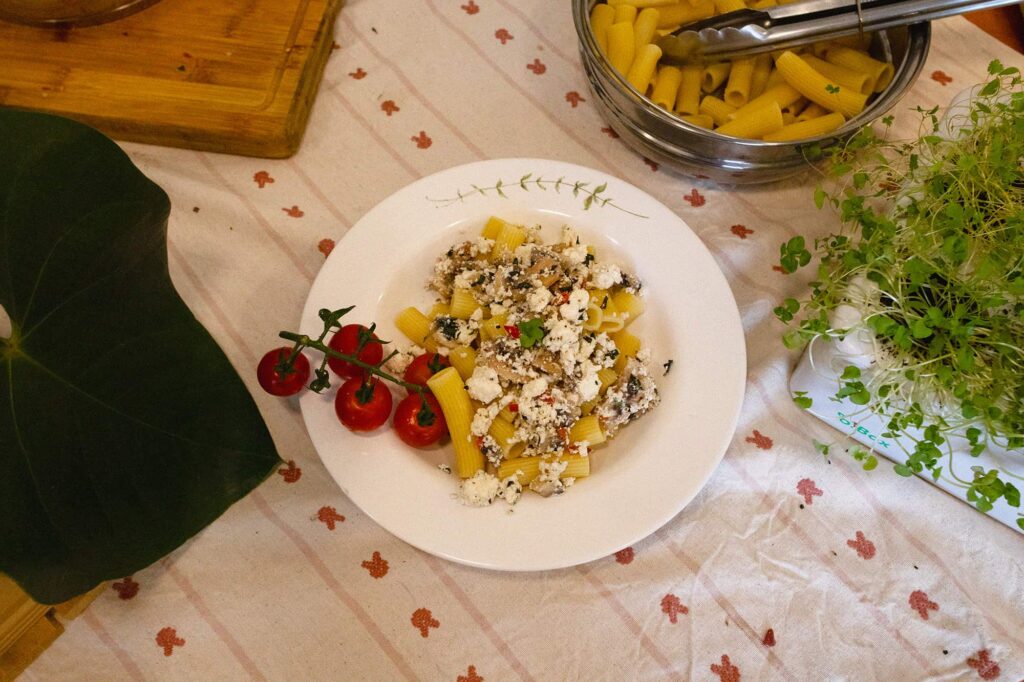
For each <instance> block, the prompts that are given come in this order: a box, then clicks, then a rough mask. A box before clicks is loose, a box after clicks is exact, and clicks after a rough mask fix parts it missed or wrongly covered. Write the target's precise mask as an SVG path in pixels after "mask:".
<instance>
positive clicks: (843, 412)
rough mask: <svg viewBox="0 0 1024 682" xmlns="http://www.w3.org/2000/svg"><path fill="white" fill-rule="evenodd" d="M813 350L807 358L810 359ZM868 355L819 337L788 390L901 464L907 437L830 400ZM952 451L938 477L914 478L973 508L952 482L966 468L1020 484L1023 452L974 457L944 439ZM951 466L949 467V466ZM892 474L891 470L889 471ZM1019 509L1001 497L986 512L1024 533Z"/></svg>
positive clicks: (967, 476)
mask: <svg viewBox="0 0 1024 682" xmlns="http://www.w3.org/2000/svg"><path fill="white" fill-rule="evenodd" d="M812 353H813V362H812ZM868 360H869V358H866V357H865V356H864V355H862V354H859V353H858V354H846V353H844V352H842V350H841V349H840V348H838V347H837V345H836V343H833V342H831V341H828V340H825V339H819V340H817V341H815V343H814V344H813V345H812V346H811V347H809V348H808V350H807V351H806V352H805V353H804V355H803V357H802V358H801V360H800V363H799V364H798V365H797V367H796V370H795V371H794V372H793V376H792V378H791V379H790V383H789V387H790V390H791V391H793V392H796V391H805V392H806V393H807V397H808V398H811V400H812V401H813V402H812V405H811V407H810V408H809V409H808V410H807V411H808V412H810V413H811V414H813V415H814V416H815V417H817V418H818V419H821V420H822V421H823V422H825V423H826V424H829V425H830V426H832V427H834V428H836V429H838V430H839V431H842V432H843V433H844V434H846V435H847V436H850V437H851V438H853V439H854V440H856V441H858V442H860V443H861V444H863V445H864V446H865V447H867V448H868V449H870V450H872V451H874V452H876V453H878V454H880V455H884V456H885V457H886V458H888V459H891V460H893V461H895V462H898V463H900V464H902V463H903V462H905V461H906V453H907V452H912V451H913V449H914V445H913V441H911V440H910V439H903V440H901V439H900V438H884V437H882V433H884V432H885V431H886V428H885V425H886V424H887V423H888V420H883V419H881V418H880V417H878V416H877V415H875V414H874V413H872V412H870V411H868V410H867V408H865V407H864V406H862V405H855V404H853V403H852V402H850V401H849V400H846V399H844V400H835V399H834V398H833V397H832V396H834V395H835V394H836V391H838V390H839V386H840V382H839V374H840V373H841V372H842V370H843V368H845V367H846V366H847V365H850V364H856V365H858V366H860V367H865V366H867V365H868V364H869V362H868ZM910 435H911V436H913V437H917V436H919V435H920V434H918V433H913V432H912V431H911V432H910ZM949 442H950V445H951V447H952V449H953V457H952V462H949V461H946V462H945V463H943V470H942V475H941V476H940V477H939V479H938V480H937V481H936V480H933V479H932V475H931V472H927V471H926V472H923V473H922V474H920V477H921V478H923V479H925V480H926V481H928V482H929V483H932V484H933V485H937V486H938V487H940V488H942V489H943V490H945V491H946V492H948V493H949V494H950V495H953V496H954V497H957V498H958V499H960V500H962V501H964V502H965V503H967V504H969V505H971V507H972V508H973V507H974V504H973V503H971V502H968V501H967V496H966V493H967V489H966V486H964V485H963V484H962V483H960V482H958V481H957V480H956V477H955V476H954V475H953V474H955V475H956V476H959V478H961V479H963V480H965V481H970V480H971V479H972V478H973V477H974V473H973V472H972V471H971V467H972V466H981V467H984V468H985V470H986V471H988V470H989V469H998V470H999V471H1001V472H1002V473H1001V475H1000V476H1001V478H1003V480H1006V481H1008V482H1012V483H1013V484H1014V485H1015V486H1016V487H1017V488H1024V485H1022V479H1024V454H1022V453H1019V452H1018V453H1016V454H1011V453H1008V452H1007V451H1006V450H1002V449H998V448H989V450H987V451H985V452H983V453H981V455H979V456H978V457H972V456H971V454H970V445H969V444H968V443H967V440H966V438H957V437H955V436H954V437H951V438H949ZM951 468H952V471H950V469H951ZM891 475H895V474H891ZM1022 510H1024V506H1022V507H1021V508H1020V509H1015V508H1013V507H1011V506H1010V505H1008V504H1006V501H1005V500H1003V499H1000V500H998V501H997V502H995V504H994V506H993V508H992V510H991V511H989V512H988V515H989V516H991V517H992V518H994V519H997V520H999V521H1000V522H1002V523H1004V524H1006V525H1007V526H1009V527H1010V528H1013V529H1014V530H1015V531H1017V532H1018V533H1021V534H1022V535H1024V530H1021V528H1020V526H1018V525H1017V518H1018V514H1019V513H1020V512H1021V511H1022Z"/></svg>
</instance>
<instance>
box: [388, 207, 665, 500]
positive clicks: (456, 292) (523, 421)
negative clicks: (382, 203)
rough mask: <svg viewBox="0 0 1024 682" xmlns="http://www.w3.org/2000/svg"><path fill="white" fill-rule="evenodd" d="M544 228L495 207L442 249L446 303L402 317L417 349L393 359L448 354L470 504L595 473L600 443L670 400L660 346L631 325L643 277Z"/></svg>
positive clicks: (446, 388)
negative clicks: (663, 391)
mask: <svg viewBox="0 0 1024 682" xmlns="http://www.w3.org/2000/svg"><path fill="white" fill-rule="evenodd" d="M538 233H539V228H529V227H525V226H521V225H513V224H511V223H509V222H506V221H504V220H501V219H499V218H491V219H490V220H489V221H488V222H487V224H486V226H485V227H484V228H483V233H482V235H481V236H480V237H479V238H477V239H475V240H470V241H465V242H462V243H460V244H456V245H454V246H452V247H451V248H450V249H448V250H447V251H446V252H445V253H443V254H442V255H441V256H440V258H438V260H437V262H436V263H435V265H434V271H433V274H432V276H431V277H430V279H429V281H428V287H429V288H430V289H431V290H433V291H434V292H435V293H437V295H438V296H439V300H438V302H437V303H436V304H435V305H434V307H433V308H432V309H431V310H429V311H426V312H424V311H421V310H419V309H417V308H412V307H410V308H406V309H404V310H402V311H401V312H400V313H399V315H398V317H397V319H396V320H395V324H396V326H397V327H398V329H399V330H400V331H401V332H402V333H403V334H405V335H406V336H407V337H408V338H409V339H410V340H411V341H412V342H413V343H414V344H415V345H416V346H418V348H417V347H414V348H412V349H410V351H409V352H406V353H402V354H400V355H398V356H396V357H394V358H393V359H392V360H391V361H390V363H392V364H391V366H392V369H394V370H395V371H399V372H400V371H402V369H403V366H404V365H405V364H408V362H409V361H410V358H411V357H413V356H415V355H417V354H418V353H421V352H423V349H426V350H428V351H436V352H438V353H440V354H442V355H447V358H448V361H449V363H450V367H447V368H445V369H443V370H441V371H439V372H437V373H436V374H434V375H433V376H431V377H430V379H429V380H428V381H427V386H428V387H429V388H430V390H431V391H432V392H433V394H434V396H435V397H436V398H437V401H438V403H439V404H440V406H441V410H442V412H443V413H444V417H445V420H446V421H447V424H448V430H449V433H450V434H451V438H452V444H453V447H454V450H455V466H454V470H455V473H456V474H457V475H458V476H459V478H460V479H462V481H461V483H460V491H459V494H458V498H459V500H460V501H461V502H462V503H463V504H467V505H470V506H485V505H488V504H490V503H492V502H493V501H494V500H496V499H499V498H501V499H504V500H505V501H506V502H508V503H509V504H514V503H515V502H516V501H517V500H518V499H519V498H520V495H521V494H522V492H523V490H524V489H530V490H533V491H535V492H537V493H539V494H541V495H542V496H544V497H547V496H550V495H552V494H560V493H562V492H564V491H565V490H566V489H567V488H568V487H569V486H571V485H572V484H573V483H574V482H575V481H576V480H577V479H579V478H581V477H585V476H587V475H589V474H590V461H591V460H590V457H591V449H592V448H594V447H596V446H599V445H601V444H603V443H604V442H606V441H607V440H609V439H611V438H612V437H613V436H614V435H615V434H616V432H617V431H618V429H619V428H621V427H622V426H624V425H625V424H627V423H629V422H631V421H633V420H635V419H637V418H638V417H640V416H641V415H643V414H645V413H646V412H647V411H648V410H650V409H652V408H653V407H654V406H655V405H657V403H658V401H659V397H658V389H657V387H656V385H655V383H654V380H653V379H652V377H651V374H650V372H649V369H648V362H649V358H650V351H649V350H646V349H642V348H641V342H640V339H639V338H637V337H636V336H634V335H633V334H631V333H630V332H629V331H628V329H627V328H628V326H629V325H630V323H632V322H633V321H634V320H635V319H636V318H637V317H638V316H640V315H641V314H642V313H643V311H644V303H643V298H642V297H641V296H640V292H641V282H640V280H639V279H637V278H636V277H635V276H633V275H631V274H629V273H627V272H624V271H622V270H621V269H620V268H619V267H618V266H616V265H613V264H609V263H603V262H599V261H598V260H597V254H596V253H595V250H594V249H593V248H592V247H590V246H588V245H586V244H582V243H580V239H579V237H578V236H577V234H576V232H575V231H574V230H573V229H572V228H570V227H564V228H563V230H562V236H561V239H560V241H559V242H558V243H556V244H550V245H545V244H543V243H542V242H541V241H540V239H539V234H538ZM396 365H397V366H396Z"/></svg>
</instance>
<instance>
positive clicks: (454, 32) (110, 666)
mask: <svg viewBox="0 0 1024 682" xmlns="http://www.w3.org/2000/svg"><path fill="white" fill-rule="evenodd" d="M337 42H338V44H339V45H340V47H339V49H337V50H336V51H335V52H334V54H333V56H332V58H331V60H330V63H329V64H328V66H327V72H326V75H325V77H324V82H323V86H322V89H321V92H320V94H319V96H318V99H317V102H316V105H315V107H314V110H313V115H312V120H311V123H310V127H309V131H308V133H307V134H306V138H305V142H304V143H303V146H302V150H301V151H300V153H299V154H298V155H297V156H295V157H294V158H293V159H290V160H287V161H264V160H257V159H249V158H240V157H230V156H218V155H214V154H205V153H196V152H190V151H183V150H175V149H162V148H155V147H148V146H140V145H125V147H126V149H127V150H128V152H129V154H130V155H131V157H132V159H133V160H134V161H135V162H136V163H137V164H138V165H139V166H140V167H141V168H142V169H143V171H144V172H146V173H147V174H148V175H149V176H150V177H152V178H153V179H154V180H156V181H157V182H158V183H159V184H161V185H162V186H163V187H164V188H165V189H166V190H167V192H168V193H169V194H170V195H171V199H172V201H173V204H174V210H173V212H172V214H171V221H170V238H169V250H170V263H171V273H172V275H173V278H174V281H175V283H176V285H177V286H178V289H179V290H180V292H181V294H182V296H183V297H184V299H185V300H186V302H187V303H188V304H189V305H190V306H191V307H192V309H193V310H194V311H195V313H196V315H197V316H198V317H199V318H200V320H202V322H203V323H204V324H205V325H206V326H207V327H208V328H209V329H210V331H211V332H212V333H213V335H214V336H215V337H216V338H217V340H218V341H219V342H220V344H221V345H222V346H223V347H224V349H225V350H226V352H227V354H228V356H229V357H230V359H231V360H232V362H233V363H234V364H235V365H236V366H237V368H238V369H239V371H240V372H241V373H242V375H243V377H244V378H245V379H246V381H247V383H248V384H249V385H250V387H251V388H252V389H253V391H254V392H255V395H256V400H257V402H258V404H259V406H260V408H261V410H262V411H263V414H264V415H265V417H266V419H267V422H268V423H269V425H270V429H271V432H272V433H273V436H274V439H275V442H276V443H277V446H278V448H279V451H280V453H281V456H282V458H283V459H284V460H285V461H287V462H288V463H287V465H285V466H283V467H282V468H281V469H280V471H278V472H277V474H275V475H273V476H271V477H270V479H269V480H268V481H266V483H264V484H263V485H262V486H261V487H260V488H259V489H258V490H257V491H255V492H254V493H253V494H251V495H249V496H248V497H247V498H245V499H244V500H242V501H241V502H239V503H238V504H236V505H235V506H234V507H232V508H231V509H230V510H229V511H228V512H227V513H226V514H225V515H224V516H223V517H222V518H221V519H220V520H218V521H217V522H216V523H214V524H213V525H212V526H210V527H209V528H208V529H207V530H206V531H204V532H203V533H202V534H200V535H199V536H198V537H196V538H195V539H194V540H192V541H191V542H189V543H188V544H187V545H185V546H184V547H182V548H181V549H180V550H178V551H176V552H175V553H173V554H172V555H171V556H169V557H167V558H166V559H164V560H163V561H160V562H158V563H157V564H155V565H154V566H151V567H150V568H148V569H146V570H145V571H142V572H140V573H137V574H136V575H132V576H126V577H124V578H123V579H122V580H120V581H118V582H115V583H114V584H113V585H112V587H111V589H110V590H109V591H108V592H107V593H106V594H105V595H104V596H101V597H100V598H99V599H98V600H97V601H96V602H95V603H94V605H93V606H92V607H91V608H90V609H89V610H88V611H87V612H86V613H85V615H84V616H82V617H81V618H80V619H78V620H76V621H74V622H73V623H72V624H71V626H70V627H69V628H68V630H67V632H66V634H65V635H63V636H62V637H61V638H60V639H59V640H58V641H57V642H56V643H55V644H54V645H53V646H52V647H51V648H50V649H49V650H48V651H47V652H46V653H45V654H43V656H42V657H41V658H39V659H38V660H37V661H36V662H35V663H34V664H33V665H32V667H31V668H29V670H28V671H27V672H26V673H25V674H24V676H23V678H24V679H25V680H54V679H83V680H84V679H183V680H186V679H187V680H195V679H216V680H241V679H294V680H321V679H323V680H326V679H331V680H390V679H401V678H407V679H422V680H448V681H451V682H455V681H456V680H458V681H459V682H479V681H480V680H490V681H495V680H513V679H535V680H563V679H565V680H568V679H586V680H605V679H608V680H625V679H647V680H661V679H698V680H711V681H712V682H715V681H716V680H720V681H721V682H735V681H737V680H740V679H743V680H754V679H785V680H798V681H805V680H824V679H849V680H887V681H891V680H919V679H940V680H953V679H956V680H964V679H967V680H971V679H984V680H994V679H999V680H1010V681H1012V682H1016V681H1018V680H1021V678H1024V541H1022V539H1021V537H1020V536H1019V535H1017V534H1015V533H1014V532H1013V531H1011V530H1010V529H1008V528H1006V527H1004V526H1001V525H1000V524H998V523H996V522H994V521H992V520H990V519H987V518H985V517H984V516H983V515H981V514H979V513H977V512H975V511H972V510H971V509H970V508H968V507H967V506H966V505H964V504H962V503H960V502H958V501H956V500H954V499H953V498H951V497H949V496H948V495H946V494H945V493H942V492H940V491H938V490H936V489H935V488H933V487H931V486H929V485H928V484H927V483H925V482H923V481H919V480H906V479H902V478H900V477H898V476H895V475H893V474H892V473H890V472H889V471H888V467H886V466H882V467H879V469H878V470H875V471H874V472H871V473H866V472H864V471H862V470H861V469H860V468H859V467H858V466H857V464H856V463H855V462H852V461H849V460H848V459H844V458H843V457H836V458H833V459H832V460H831V461H826V459H824V458H823V457H822V456H821V455H820V454H818V453H817V452H816V451H815V450H814V448H813V446H812V443H811V440H812V438H817V439H819V440H822V441H827V440H833V439H834V438H835V434H834V433H833V432H830V431H829V430H828V427H826V426H824V425H823V424H821V423H819V422H817V421H816V420H814V419H813V418H811V417H809V416H807V415H804V414H802V413H801V412H800V410H799V409H798V408H796V407H795V406H794V405H793V404H792V402H791V400H790V399H789V396H788V394H787V389H786V385H787V378H788V375H789V372H790V370H791V368H792V366H793V364H794V362H795V360H796V357H795V356H794V355H793V354H791V353H789V352H787V351H786V350H785V349H784V348H783V347H782V344H781V343H780V341H779V336H780V333H781V331H782V328H781V325H780V324H779V323H778V322H777V321H776V320H775V319H774V317H773V315H772V312H771V311H772V307H773V306H774V305H776V304H777V302H778V301H779V300H781V299H782V298H784V297H786V296H799V295H801V294H802V293H803V292H804V291H805V290H806V285H807V279H806V277H805V276H804V275H799V276H786V275H783V274H781V273H780V272H778V271H776V270H775V269H774V268H773V264H774V263H776V262H777V255H778V244H779V242H780V241H782V240H784V239H786V238H788V237H790V236H792V235H794V234H796V233H798V232H799V233H805V234H807V233H810V234H823V233H825V232H826V231H829V230H831V229H834V228H835V226H836V222H835V218H834V217H833V216H831V215H829V214H827V213H825V212H819V211H817V210H815V208H814V206H813V203H812V200H811V189H812V187H813V185H814V178H813V177H811V176H805V177H802V178H798V179H795V180H792V181H789V182H786V183H783V184H777V185H773V186H768V187H756V188H749V189H743V190H737V191H734V190H724V189H720V188H716V187H714V186H710V185H705V184H699V183H696V182H695V181H693V180H691V179H688V178H685V177H681V176H678V175H674V174H671V173H668V172H666V171H665V169H662V168H659V167H658V165H657V164H655V163H652V162H650V161H647V160H645V159H643V158H641V157H639V156H637V155H636V154H635V153H633V152H631V151H630V150H629V149H627V148H626V146H625V145H624V144H623V143H622V141H621V140H617V139H615V135H614V134H613V133H612V132H611V130H610V129H609V128H607V127H606V124H605V123H604V122H603V121H602V120H601V118H600V117H599V116H598V114H597V112H596V111H595V108H594V106H593V102H592V101H591V94H590V92H589V91H588V89H587V82H586V80H585V77H584V75H583V72H582V71H581V67H580V60H579V57H578V55H577V50H576V39H575V34H574V31H573V27H572V22H571V17H570V12H569V8H568V4H567V3H565V2H560V3H554V2H550V1H545V0H423V1H422V2H409V1H404V2H403V1H402V0H373V1H372V2H371V1H370V0H352V1H351V2H350V3H349V4H348V5H347V7H346V8H345V9H344V11H343V12H342V14H341V17H340V19H339V23H338V26H337ZM993 57H998V58H1000V59H1002V60H1003V61H1004V63H1007V64H1018V65H1020V64H1021V62H1022V61H1024V60H1022V59H1021V57H1020V55H1018V54H1017V53H1015V52H1012V51H1011V50H1010V49H1009V48H1006V47H1005V46H1003V45H1001V44H1000V43H998V42H996V41H995V40H994V39H992V38H990V37H989V36H987V35H986V34H984V33H982V32H981V31H980V30H979V29H977V28H975V27H974V26H972V25H971V24H969V23H968V22H967V21H965V20H963V19H959V18H956V19H950V20H945V21H942V22H940V23H937V24H936V25H935V32H934V40H933V43H932V51H931V55H930V57H929V60H928V63H927V65H926V66H925V69H924V71H923V74H922V77H921V79H920V81H919V82H918V83H917V85H916V86H915V87H914V89H913V91H912V92H911V93H910V94H909V95H908V96H907V98H906V99H905V100H904V101H903V102H902V103H901V105H900V106H899V108H898V109H897V110H896V111H895V113H896V119H897V126H898V127H900V129H901V132H903V133H909V132H911V131H912V130H913V128H914V126H915V118H914V115H913V114H912V113H910V112H909V108H910V107H912V106H914V105H917V104H921V105H924V106H932V105H934V104H943V103H945V102H947V101H948V99H949V98H950V97H951V96H952V95H953V94H954V93H955V92H957V91H959V90H960V89H962V88H963V87H966V86H967V85H969V84H972V83H974V82H977V81H979V80H981V79H982V78H983V77H984V74H985V68H986V66H987V64H988V62H989V60H990V59H991V58H993ZM509 156H531V157H548V158H554V159H560V160H565V161H571V162H575V163H580V164H583V165H587V166H592V167H595V168H598V169H601V170H604V171H606V172H608V173H612V174H614V175H617V176H619V177H622V178H624V179H625V180H627V181H629V182H631V183H634V184H636V185H638V186H640V187H642V188H643V189H645V190H647V191H648V192H650V193H651V194H652V195H654V196H655V197H657V198H658V199H659V200H661V201H662V202H664V203H665V204H667V205H668V206H669V207H671V208H672V209H674V210H675V211H677V212H678V214H679V215H680V216H681V217H682V218H683V219H684V220H685V221H687V222H688V223H689V224H690V226H691V227H692V228H693V229H694V230H695V231H696V232H697V233H698V234H699V235H700V237H701V238H702V239H703V241H704V243H705V244H707V246H708V247H709V248H710V249H711V251H712V253H713V254H714V256H715V258H716V259H717V260H718V263H719V265H720V266H721V267H722V269H723V270H724V272H725V274H726V276H727V277H728V279H729V282H730V284H731V285H732V288H733V291H734V292H735V296H736V299H737V302H738V303H739V307H740V311H741V314H742V319H743V324H744V328H745V330H746V333H747V340H748V354H749V380H748V384H747V397H746V402H745V404H744V407H743V412H742V416H741V418H740V424H739V429H738V431H737V433H736V436H735V438H734V440H733V442H732V445H731V447H730V448H729V451H728V454H727V455H726V457H725V459H724V461H723V463H722V464H721V466H720V467H719V469H718V471H717V472H716V473H715V475H714V477H713V478H712V479H711V481H710V483H709V484H708V485H707V487H706V488H705V489H704V490H703V492H702V493H701V494H700V495H699V496H698V497H697V498H696V499H695V500H694V501H693V502H692V503H691V504H690V505H689V507H688V508H687V509H686V510H685V511H684V512H683V513H681V514H680V515H679V516H678V517H677V518H675V519H674V520H673V521H671V522H670V523H669V524H668V525H666V526H665V527H664V528H662V529H661V530H660V531H658V532H657V533H655V534H654V535H653V536H652V537H649V538H647V539H646V540H643V541H642V542H638V543H637V544H636V545H634V546H632V547H624V548H622V550H621V551H619V552H616V553H615V554H614V555H613V556H609V557H607V558H605V559H603V560H600V561H596V562H593V563H591V564H588V565H585V566H579V567H577V568H573V569H567V570H561V571H553V572H547V573H535V574H500V573H490V572H484V571H480V570H474V569H471V568H466V567H463V566H458V565H455V564H451V563H448V562H445V561H442V560H439V559H436V558H434V557H431V556H429V555H427V554H424V553H422V552H420V551H417V550H415V549H413V548H411V547H409V546H407V545H405V544H404V543H402V542H401V541H399V540H397V539H395V538H394V537H392V536H391V535H389V534H388V533H387V532H385V531H384V530H382V529H381V528H379V527H378V526H376V525H375V524H374V523H373V522H372V521H370V520H369V519H367V518H366V517H365V516H364V515H363V514H361V513H360V511H359V510H358V509H357V508H355V507H354V506H353V505H352V504H351V503H350V502H349V501H348V500H347V499H346V497H345V496H344V495H343V494H342V493H341V491H340V490H339V489H338V488H337V486H336V485H335V484H334V482H333V481H332V480H331V479H330V478H329V476H328V475H327V473H326V471H325V470H324V468H323V466H321V464H320V461H319V459H318V457H317V455H316V453H315V452H314V451H313V448H312V446H311V444H310V441H309V438H308V437H307V435H306V432H305V430H304V427H303V424H302V420H301V417H300V415H299V414H298V413H297V411H296V409H295V407H294V405H293V404H291V403H289V402H286V401H281V400H277V399H274V398H271V397H268V396H265V395H263V394H261V393H260V392H259V390H258V388H257V386H256V382H255V372H254V371H253V368H254V367H255V366H256V363H257V360H258V358H259V356H260V355H261V354H262V353H263V352H264V350H266V349H267V348H269V347H271V345H272V344H274V343H275V335H276V333H277V331H278V330H280V329H285V328H292V327H294V326H295V325H296V323H297V321H298V317H299V312H300V309H301V307H302V304H303V302H304V300H305V297H306V294H307V291H308V289H309V286H310V283H311V281H312V280H313V278H314V276H315V275H316V274H317V271H318V269H319V267H320V265H321V264H322V263H323V260H324V255H325V254H326V253H328V252H329V251H330V249H331V248H332V247H333V246H334V243H335V241H337V240H338V239H339V238H340V237H342V236H343V235H344V234H345V231H346V230H348V229H349V227H350V226H351V225H352V224H353V222H354V221H356V220H357V219H358V218H359V217H360V216H361V215H363V214H364V213H365V212H366V211H367V210H368V209H370V208H371V207H372V206H374V205H375V204H376V203H378V202H379V201H381V200H382V199H384V198H385V197H386V196H388V195H389V194H391V193H392V192H394V191H395V190H397V189H398V188H400V187H402V186H404V185H406V184H408V183H409V182H411V181H413V180H415V179H417V178H420V177H422V176H424V175H427V174H429V173H432V172H434V171H437V170H440V169H443V168H447V167H449V166H453V165H457V164H462V163H466V162H470V161H476V160H479V159H489V158H499V157H509Z"/></svg>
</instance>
